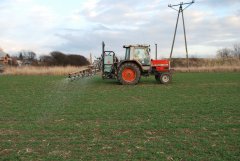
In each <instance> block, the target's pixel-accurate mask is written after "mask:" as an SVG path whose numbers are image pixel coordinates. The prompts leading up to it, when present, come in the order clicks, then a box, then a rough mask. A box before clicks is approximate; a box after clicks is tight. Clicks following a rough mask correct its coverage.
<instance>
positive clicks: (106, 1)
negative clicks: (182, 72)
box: [0, 0, 240, 57]
mask: <svg viewBox="0 0 240 161" xmlns="http://www.w3.org/2000/svg"><path fill="white" fill-rule="evenodd" d="M179 2H181V1H178V0H151V1H146V0H121V1H117V0H65V1H63V0H62V1H59V0H0V15H1V16H0V47H1V48H3V49H4V50H5V51H6V52H10V53H14V52H17V51H19V50H22V49H26V50H32V51H35V52H36V53H37V54H38V55H41V54H47V53H49V52H50V51H53V50H60V51H62V52H66V53H76V54H81V55H84V56H87V57H88V56H89V53H90V52H91V53H93V54H94V55H95V56H99V55H100V53H101V42H102V41H103V40H104V41H105V43H106V47H107V49H109V50H114V51H116V53H117V54H118V55H119V56H121V55H123V54H124V50H123V48H122V46H123V45H124V44H150V45H151V47H152V55H154V44H155V43H157V44H158V48H159V57H169V53H170V48H171V43H172V38H173V32H174V27H175V23H176V18H177V12H176V11H174V10H172V9H170V8H168V4H170V3H171V4H177V3H179ZM184 14H185V21H186V30H187V40H188V44H189V54H190V57H192V56H198V57H213V56H214V55H215V53H216V50H218V49H220V48H223V47H231V46H232V45H233V44H234V43H240V0H196V3H195V4H194V5H192V6H191V7H189V8H188V9H187V10H186V11H185V12H184ZM179 24H180V26H179V30H178V34H177V38H176V46H175V49H174V54H173V56H174V57H184V56H185V53H184V37H183V29H182V26H181V25H182V21H180V23H179Z"/></svg>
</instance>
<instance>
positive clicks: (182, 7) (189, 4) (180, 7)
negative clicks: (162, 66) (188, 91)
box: [168, 0, 195, 68]
mask: <svg viewBox="0 0 240 161" xmlns="http://www.w3.org/2000/svg"><path fill="white" fill-rule="evenodd" d="M194 2H195V1H194V0H193V1H192V2H189V3H183V2H181V3H180V4H177V5H171V4H169V5H168V7H170V8H172V9H174V10H175V11H177V12H178V16H177V23H176V27H175V31H174V36H173V42H172V48H171V53H170V60H171V59H172V54H173V48H174V44H175V39H176V34H177V28H178V21H179V17H180V14H181V15H182V22H183V31H184V41H185V50H186V59H187V68H189V59H188V47H187V36H186V28H185V20H184V15H183V11H184V10H185V9H187V8H188V7H189V6H191V5H192V4H193V3H194ZM178 6H179V9H176V8H174V7H178ZM184 6H186V7H184Z"/></svg>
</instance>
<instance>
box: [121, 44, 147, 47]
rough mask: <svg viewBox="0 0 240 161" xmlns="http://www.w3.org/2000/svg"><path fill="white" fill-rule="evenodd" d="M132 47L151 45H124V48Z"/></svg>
mask: <svg viewBox="0 0 240 161" xmlns="http://www.w3.org/2000/svg"><path fill="white" fill-rule="evenodd" d="M130 47H144V48H148V47H150V45H147V44H136V45H124V46H123V48H130Z"/></svg>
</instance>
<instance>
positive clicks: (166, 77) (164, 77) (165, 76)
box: [160, 73, 172, 84]
mask: <svg viewBox="0 0 240 161" xmlns="http://www.w3.org/2000/svg"><path fill="white" fill-rule="evenodd" d="M171 81H172V75H171V73H162V74H161V75H160V83H161V84H169V83H170V82H171Z"/></svg>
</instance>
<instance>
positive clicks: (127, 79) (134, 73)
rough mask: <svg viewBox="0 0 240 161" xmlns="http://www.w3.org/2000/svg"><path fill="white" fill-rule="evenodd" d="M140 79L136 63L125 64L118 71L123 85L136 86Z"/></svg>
mask: <svg viewBox="0 0 240 161" xmlns="http://www.w3.org/2000/svg"><path fill="white" fill-rule="evenodd" d="M140 77H141V73H140V69H139V67H138V66H137V65H136V64H135V63H125V64H123V65H121V66H120V68H119V70H118V80H119V82H120V83H121V84H123V85H135V84H137V83H138V82H139V80H140Z"/></svg>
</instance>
